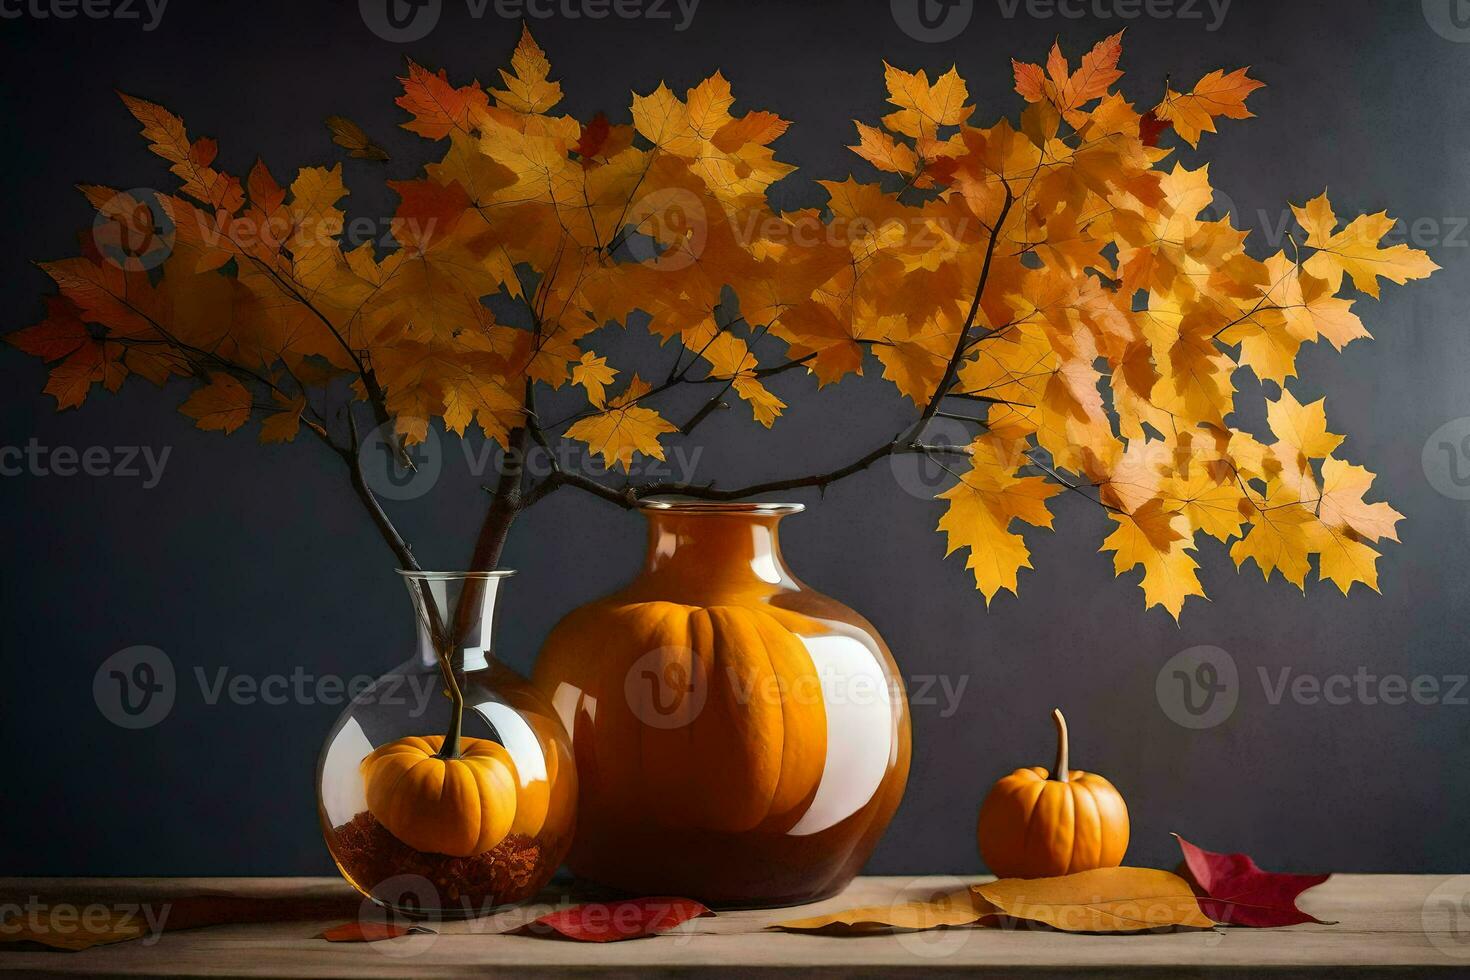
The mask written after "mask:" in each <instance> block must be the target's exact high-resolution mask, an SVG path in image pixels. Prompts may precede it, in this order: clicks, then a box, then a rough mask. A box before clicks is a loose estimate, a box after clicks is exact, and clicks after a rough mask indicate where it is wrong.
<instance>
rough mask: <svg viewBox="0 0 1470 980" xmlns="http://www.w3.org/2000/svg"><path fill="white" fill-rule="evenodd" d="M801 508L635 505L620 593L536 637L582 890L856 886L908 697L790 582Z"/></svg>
mask: <svg viewBox="0 0 1470 980" xmlns="http://www.w3.org/2000/svg"><path fill="white" fill-rule="evenodd" d="M801 509H802V508H801V506H800V505H798V504H708V503H684V502H677V503H676V502H664V501H659V502H649V503H645V504H644V505H643V513H644V515H645V516H646V517H647V519H648V525H649V528H648V530H649V537H648V555H647V560H646V562H645V564H644V567H643V570H642V572H641V574H640V575H639V576H638V577H637V578H636V579H635V580H634V581H633V583H632V584H630V585H629V586H627V587H626V588H624V589H623V590H622V591H620V592H617V593H615V594H614V595H611V596H608V597H607V598H605V599H601V600H598V601H596V602H593V603H591V604H590V605H587V606H583V607H582V608H580V609H577V610H575V611H574V612H572V613H571V614H569V615H568V616H567V617H566V618H565V619H563V620H562V621H561V622H560V623H559V624H557V626H556V628H555V629H554V630H553V631H552V633H551V635H550V637H548V639H547V641H546V644H545V646H544V647H543V648H542V650H541V656H540V658H539V659H538V661H537V664H536V670H535V673H534V676H533V681H534V683H535V684H536V685H537V687H539V688H540V689H541V691H542V692H543V693H544V694H545V695H546V696H547V697H548V698H549V700H550V701H551V703H552V706H553V708H554V709H555V711H556V713H557V714H558V716H559V717H560V718H561V720H562V722H563V724H564V725H565V726H566V729H567V731H568V732H570V733H571V736H572V751H573V755H574V757H575V759H576V763H577V772H578V782H579V798H578V813H577V832H576V836H575V838H574V840H573V844H572V850H571V853H570V855H569V857H568V861H569V863H570V865H571V868H572V870H573V871H574V872H576V873H577V874H578V875H579V876H581V877H584V878H587V879H590V880H592V881H595V882H599V883H601V884H604V885H608V886H612V887H614V888H619V889H623V890H626V891H630V892H635V893H639V894H644V895H681V896H687V897H691V898H697V899H700V900H702V901H704V902H706V903H714V904H718V905H723V906H766V907H770V906H778V905H791V904H798V903H802V902H809V901H814V900H816V899H819V898H822V897H825V896H827V895H831V894H833V893H835V892H837V891H839V890H840V889H842V888H843V887H844V886H845V885H846V884H847V883H848V882H849V881H850V880H851V879H852V877H853V876H854V875H855V874H857V872H858V870H859V869H860V868H861V867H862V865H863V863H864V862H865V861H866V860H867V858H868V855H869V854H871V853H872V850H873V847H874V845H875V844H876V843H877V840H878V837H879V836H880V835H881V834H882V833H883V830H884V828H885V827H886V826H887V825H888V821H889V820H890V819H891V818H892V816H893V812H894V810H895V809H897V807H898V803H899V800H900V798H901V797H902V796H903V789H904V784H905V782H906V781H907V779H908V770H909V744H910V732H909V715H908V702H907V699H906V697H905V694H904V689H903V681H902V678H901V677H900V676H899V673H898V670H897V668H896V667H895V665H894V662H893V657H892V655H891V654H890V653H889V651H888V647H887V645H886V644H884V642H883V639H882V638H881V637H880V636H879V635H878V632H877V631H876V630H875V629H874V628H873V626H872V625H871V624H870V623H869V622H868V621H867V620H866V619H864V618H863V617H862V616H860V615H858V614H857V613H856V612H854V611H853V610H851V609H849V608H847V607H846V606H844V605H842V604H841V603H839V602H837V601H835V600H833V599H830V598H828V597H827V596H824V595H822V594H821V593H819V592H815V591H813V590H812V589H810V588H808V587H807V586H805V585H803V584H802V583H801V582H800V581H798V580H797V578H796V577H795V576H794V575H792V573H791V571H790V570H789V569H788V568H787V567H786V563H785V561H784V560H783V559H782V556H781V550H780V547H779V544H778V541H777V524H778V523H779V522H780V520H781V519H782V518H783V517H785V516H787V515H789V514H794V513H797V512H798V511H800V510H801Z"/></svg>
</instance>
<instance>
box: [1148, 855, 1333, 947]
mask: <svg viewBox="0 0 1470 980" xmlns="http://www.w3.org/2000/svg"><path fill="white" fill-rule="evenodd" d="M1174 839H1175V840H1177V841H1179V849H1180V850H1181V851H1183V852H1184V867H1183V870H1184V871H1185V872H1186V874H1185V877H1186V879H1187V880H1188V881H1189V882H1190V883H1191V884H1193V885H1194V886H1195V889H1196V891H1198V892H1199V893H1200V894H1199V906H1200V911H1202V912H1204V914H1205V915H1207V916H1209V917H1210V918H1211V919H1214V920H1215V921H1216V922H1219V923H1221V924H1222V925H1228V926H1254V927H1262V928H1269V927H1271V926H1294V925H1300V924H1301V923H1303V922H1316V923H1318V924H1320V925H1333V924H1334V923H1331V922H1324V921H1323V920H1322V919H1318V918H1316V917H1315V916H1311V915H1308V914H1307V913H1305V912H1303V911H1302V910H1301V909H1299V908H1297V907H1296V900H1297V896H1299V895H1300V894H1301V893H1302V892H1304V891H1306V890H1307V889H1308V888H1312V887H1315V886H1317V885H1320V884H1322V882H1324V881H1326V880H1327V879H1328V878H1329V877H1331V875H1293V874H1281V873H1279V872H1275V871H1262V870H1261V869H1260V867H1258V866H1257V865H1256V862H1255V861H1253V860H1251V858H1250V857H1249V856H1248V855H1245V854H1216V853H1215V852H1214V851H1207V850H1205V849H1204V848H1202V847H1196V846H1194V845H1193V844H1191V843H1190V842H1189V841H1187V840H1185V839H1184V838H1183V837H1180V836H1179V835H1178V834H1175V835H1174Z"/></svg>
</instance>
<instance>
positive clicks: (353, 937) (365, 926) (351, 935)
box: [317, 919, 433, 943]
mask: <svg viewBox="0 0 1470 980" xmlns="http://www.w3.org/2000/svg"><path fill="white" fill-rule="evenodd" d="M432 931H433V930H431V929H428V928H425V927H424V926H416V925H412V924H410V923H407V922H379V921H370V922H364V921H362V920H360V919H359V920H358V921H356V922H344V923H342V924H341V925H339V926H332V928H330V929H325V930H323V931H322V932H321V933H320V934H319V935H318V936H317V938H318V939H325V940H326V941H327V942H329V943H376V942H381V941H382V940H384V939H397V938H398V937H399V936H407V935H408V934H409V933H422V932H432Z"/></svg>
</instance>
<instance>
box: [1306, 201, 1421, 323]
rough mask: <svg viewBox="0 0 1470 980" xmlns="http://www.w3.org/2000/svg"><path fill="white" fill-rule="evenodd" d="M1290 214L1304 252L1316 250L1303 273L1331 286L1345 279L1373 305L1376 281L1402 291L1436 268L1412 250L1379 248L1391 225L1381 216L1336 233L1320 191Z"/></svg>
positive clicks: (1366, 218)
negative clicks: (1300, 233) (1384, 281)
mask: <svg viewBox="0 0 1470 980" xmlns="http://www.w3.org/2000/svg"><path fill="white" fill-rule="evenodd" d="M1292 211H1293V212H1294V213H1295V214H1296V218H1297V221H1298V222H1300V223H1301V226H1302V227H1303V228H1304V229H1306V232H1307V242H1306V244H1307V247H1308V248H1314V249H1316V250H1317V251H1316V252H1315V253H1313V255H1312V257H1311V258H1309V259H1308V260H1307V262H1306V269H1307V271H1308V272H1310V273H1312V274H1313V275H1316V276H1319V277H1321V278H1323V279H1327V280H1329V281H1330V282H1332V283H1334V284H1335V283H1337V282H1338V281H1339V280H1340V279H1341V277H1342V274H1343V273H1347V274H1348V276H1350V277H1351V278H1352V280H1353V285H1354V286H1356V287H1357V288H1358V289H1361V290H1362V291H1363V292H1365V293H1367V294H1368V295H1369V296H1372V297H1373V298H1374V299H1377V298H1378V295H1379V284H1378V280H1379V279H1387V280H1388V281H1389V282H1392V283H1396V284H1397V285H1400V286H1402V285H1403V284H1404V283H1406V282H1408V281H1409V280H1411V279H1423V278H1425V277H1426V276H1428V275H1429V274H1430V273H1432V272H1434V271H1435V270H1437V269H1438V268H1439V266H1438V265H1436V264H1435V263H1434V261H1433V260H1432V259H1430V258H1429V255H1428V254H1427V253H1425V252H1422V251H1420V250H1419V249H1417V248H1410V247H1409V246H1408V245H1405V244H1402V243H1400V244H1397V245H1390V246H1389V247H1387V248H1383V247H1382V245H1381V243H1382V241H1383V238H1384V236H1385V235H1387V234H1388V233H1389V232H1391V231H1393V228H1394V220H1393V219H1392V218H1390V217H1389V216H1388V213H1387V212H1386V211H1380V212H1378V213H1377V214H1363V215H1359V216H1358V217H1356V218H1354V219H1353V220H1352V221H1351V222H1349V223H1348V225H1347V227H1345V228H1343V229H1341V230H1337V215H1336V214H1335V213H1333V210H1332V204H1331V203H1330V202H1329V201H1328V199H1327V192H1326V191H1323V192H1322V193H1321V194H1320V195H1319V196H1317V197H1315V198H1313V199H1312V200H1310V201H1308V202H1307V203H1306V205H1305V206H1304V207H1297V206H1296V205H1292ZM1335 291H1336V290H1335V288H1334V292H1335Z"/></svg>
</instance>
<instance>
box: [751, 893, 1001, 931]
mask: <svg viewBox="0 0 1470 980" xmlns="http://www.w3.org/2000/svg"><path fill="white" fill-rule="evenodd" d="M995 911H996V910H995V907H994V906H992V905H991V904H990V903H989V902H987V901H985V900H984V899H982V898H981V897H980V896H979V895H978V894H976V893H975V891H974V890H973V889H971V888H961V889H958V890H956V891H953V892H950V893H948V894H945V895H939V896H936V897H935V898H932V899H929V900H908V901H895V902H893V903H891V904H889V905H869V906H864V907H861V908H852V909H843V910H842V911H840V912H829V913H827V914H825V915H814V916H808V917H805V918H800V919H786V920H785V921H782V922H777V923H775V924H774V925H773V926H771V928H773V929H782V930H784V931H786V932H826V933H850V934H855V935H861V934H864V933H872V932H876V931H879V930H890V929H904V930H921V929H936V928H939V927H941V926H968V925H973V924H974V923H976V922H979V921H980V920H981V919H983V918H985V917H986V916H987V915H993V914H995Z"/></svg>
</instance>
